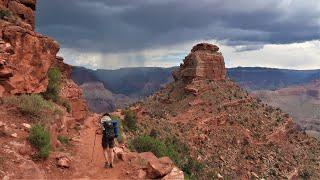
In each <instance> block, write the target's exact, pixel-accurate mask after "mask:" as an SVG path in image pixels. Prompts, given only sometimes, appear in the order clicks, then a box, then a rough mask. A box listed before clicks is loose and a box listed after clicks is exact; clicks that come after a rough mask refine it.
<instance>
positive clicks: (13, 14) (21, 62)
mask: <svg viewBox="0 0 320 180" xmlns="http://www.w3.org/2000/svg"><path fill="white" fill-rule="evenodd" d="M35 3H36V1H35V0H0V10H1V12H2V13H3V14H4V15H3V17H2V19H0V29H1V31H0V61H4V62H6V66H5V67H2V70H1V76H6V75H9V76H7V77H5V79H4V78H3V77H1V81H0V97H1V96H5V95H12V94H22V93H40V92H44V91H45V90H46V88H47V85H48V78H47V72H48V70H49V68H50V67H52V65H53V64H54V63H55V61H56V55H57V53H58V51H59V48H60V47H59V44H58V43H57V42H56V41H54V40H53V39H51V38H48V37H45V36H42V35H40V34H38V33H36V32H34V31H33V29H34V10H35ZM4 12H5V13H4ZM3 71H5V72H6V73H3ZM3 74H5V75H3Z"/></svg>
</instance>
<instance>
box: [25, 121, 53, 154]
mask: <svg viewBox="0 0 320 180" xmlns="http://www.w3.org/2000/svg"><path fill="white" fill-rule="evenodd" d="M28 139H29V142H30V143H31V144H32V145H33V146H34V147H35V148H37V149H38V153H37V154H36V155H35V158H41V159H45V158H47V157H48V156H49V154H50V150H51V147H50V133H49V131H48V130H47V129H46V128H45V127H44V126H42V125H40V124H36V125H33V126H32V127H31V130H30V134H29V138H28Z"/></svg>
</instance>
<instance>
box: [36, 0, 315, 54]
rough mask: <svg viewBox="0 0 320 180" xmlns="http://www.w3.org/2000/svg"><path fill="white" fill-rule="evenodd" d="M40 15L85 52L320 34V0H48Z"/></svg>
mask: <svg viewBox="0 0 320 180" xmlns="http://www.w3.org/2000/svg"><path fill="white" fill-rule="evenodd" d="M37 13H38V15H37V24H38V25H37V27H38V29H37V30H38V31H40V32H42V33H44V34H47V35H49V36H52V37H54V38H55V39H57V40H58V41H59V42H60V43H61V44H62V47H64V48H72V49H76V50H79V51H82V52H83V51H86V52H103V53H123V52H134V51H141V50H143V49H146V48H148V49H150V48H159V47H163V46H167V45H171V44H181V43H184V42H190V41H197V40H207V39H214V40H219V41H221V42H224V44H226V45H229V46H238V47H241V48H240V49H238V51H245V50H252V49H255V48H261V47H263V45H264V44H287V43H295V42H305V41H311V40H316V39H319V37H320V20H319V19H320V3H319V0H308V1H305V0H268V1H260V0H258V1H252V0H237V1H234V0H223V1H222V0H196V1H195V0H134V1H133V0H45V1H39V4H38V11H37Z"/></svg>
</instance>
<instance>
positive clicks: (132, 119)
mask: <svg viewBox="0 0 320 180" xmlns="http://www.w3.org/2000/svg"><path fill="white" fill-rule="evenodd" d="M124 115H125V116H124V121H123V126H124V129H125V130H126V131H136V130H137V114H136V113H135V112H133V111H131V110H127V111H125V112H124Z"/></svg>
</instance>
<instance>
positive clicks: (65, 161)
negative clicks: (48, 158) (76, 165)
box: [57, 157, 71, 168]
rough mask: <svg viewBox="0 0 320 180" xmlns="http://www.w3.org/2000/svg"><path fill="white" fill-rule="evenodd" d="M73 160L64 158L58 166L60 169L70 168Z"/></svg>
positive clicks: (59, 161)
mask: <svg viewBox="0 0 320 180" xmlns="http://www.w3.org/2000/svg"><path fill="white" fill-rule="evenodd" d="M70 162H71V160H70V159H69V158H67V157H62V158H60V159H59V160H58V162H57V165H58V167H62V168H69V167H70Z"/></svg>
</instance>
